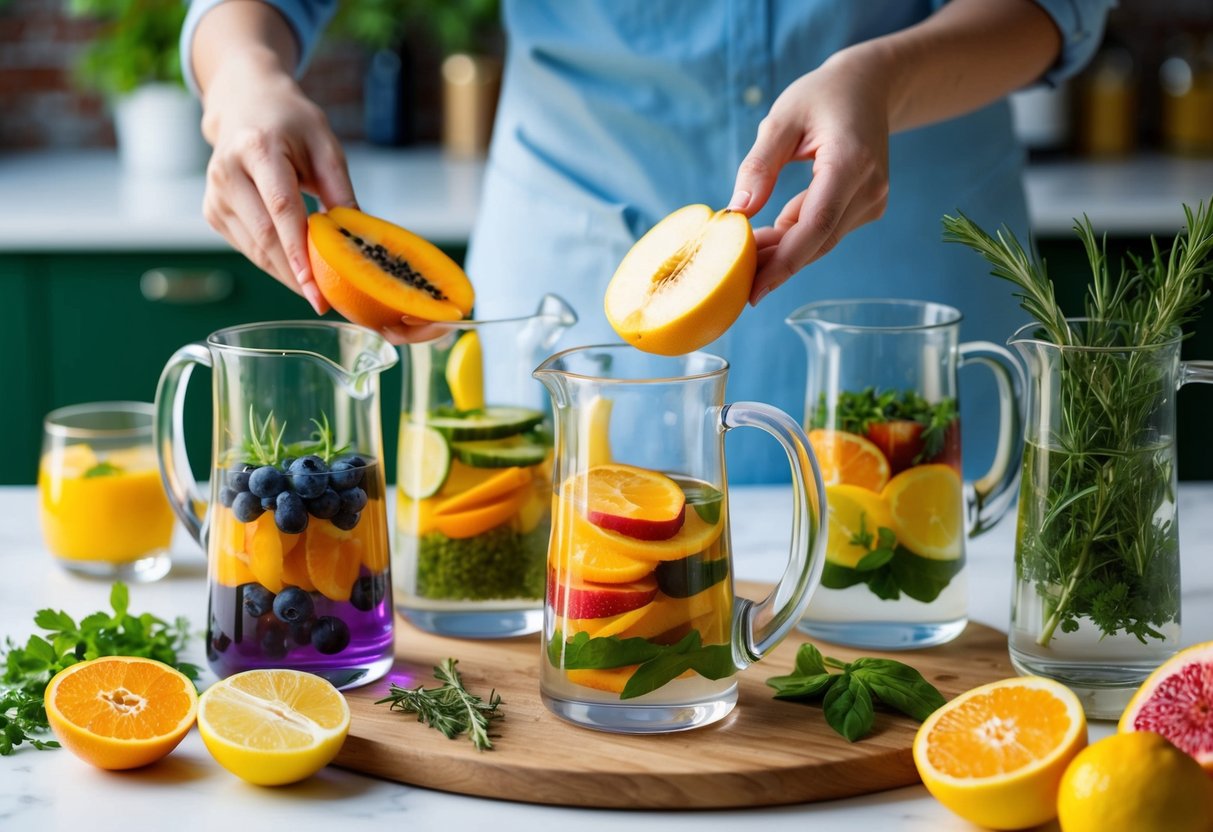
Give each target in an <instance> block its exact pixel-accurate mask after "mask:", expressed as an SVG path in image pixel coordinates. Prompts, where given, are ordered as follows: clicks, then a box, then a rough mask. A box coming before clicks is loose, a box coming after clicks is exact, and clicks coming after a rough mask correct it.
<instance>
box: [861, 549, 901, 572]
mask: <svg viewBox="0 0 1213 832" xmlns="http://www.w3.org/2000/svg"><path fill="white" fill-rule="evenodd" d="M892 559H893V550H892V549H873V550H872V551H870V552H868V553H867V554H866V555H864V556H863V557H862V558H860V559H859V563H857V564H855V571H857V572H872V571H874V570H876V569H879V568H880V567H882V566H884V565H885V564H886V563H888V562H889V561H891V560H892Z"/></svg>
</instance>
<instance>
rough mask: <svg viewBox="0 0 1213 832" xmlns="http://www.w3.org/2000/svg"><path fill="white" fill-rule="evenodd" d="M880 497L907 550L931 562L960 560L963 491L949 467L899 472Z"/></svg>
mask: <svg viewBox="0 0 1213 832" xmlns="http://www.w3.org/2000/svg"><path fill="white" fill-rule="evenodd" d="M881 496H882V497H884V499H885V502H886V503H888V505H889V511H890V512H891V513H892V515H893V524H894V531H895V532H897V539H898V540H899V541H901V543H902V544H903V545H904V546H905V547H906V548H907V549H909V550H910V551H911V552H913V553H914V554H916V555H919V556H920V557H924V558H933V559H935V560H955V559H956V558H958V557H960V555H961V551H962V543H963V541H964V491H963V487H962V485H961V482H960V477H959V476H958V475H957V473H956V472H955V471H954V470H952V467H951V466H950V465H918V466H916V467H914V468H910V469H907V470H905V471H902V472H901V473H900V474H898V475H897V476H895V477H893V479H891V480H889V484H888V485H886V486H885V487H884V490H883V491H881ZM827 499H828V498H827Z"/></svg>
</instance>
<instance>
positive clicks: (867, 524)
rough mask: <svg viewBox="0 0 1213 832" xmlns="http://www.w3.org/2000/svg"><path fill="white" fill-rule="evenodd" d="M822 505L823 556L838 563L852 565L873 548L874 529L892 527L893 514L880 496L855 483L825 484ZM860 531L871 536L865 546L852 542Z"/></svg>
mask: <svg viewBox="0 0 1213 832" xmlns="http://www.w3.org/2000/svg"><path fill="white" fill-rule="evenodd" d="M826 506H828V511H829V520H828V522H827V526H826V528H827V532H828V535H827V539H826V560H828V561H830V562H831V563H835V564H838V565H839V566H845V567H847V568H849V569H854V568H855V566H856V565H857V564H858V563H859V561H861V560H863V558H864V556H865V555H867V554H868V553H869V552H871V551H872V549H874V548H875V544H876V542H877V539H878V534H877V532H878V530H879V529H880V528H881V527H882V526H883V527H884V528H887V529H892V528H893V515H892V514H890V513H889V507H888V505H886V504H885V501H884V498H883V497H881V496H880V495H879V494H874V493H872V492H871V491H868V490H867V489H866V488H860V487H859V486H857V485H827V486H826ZM861 531H862V533H864V534H867V535H869V536H870V538H871V543H869V544H868V545H866V546H864V545H860V544H858V543H853V542H852V541H854V540H856V539H858V538H859V537H860V535H861Z"/></svg>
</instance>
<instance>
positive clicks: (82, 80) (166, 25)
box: [67, 0, 207, 175]
mask: <svg viewBox="0 0 1213 832" xmlns="http://www.w3.org/2000/svg"><path fill="white" fill-rule="evenodd" d="M67 11H68V13H69V14H71V15H73V16H75V17H87V18H92V19H95V20H98V21H100V23H101V27H100V30H99V31H98V32H97V34H96V36H95V37H94V38H93V40H92V41H91V42H90V43H89V44H88V45H87V46H86V47H85V48H84V50H83V51H82V52H81V54H80V57H79V59H78V61H77V64H76V80H77V83H78V84H79V85H80V86H81V87H83V88H85V89H90V90H96V91H98V92H100V93H102V94H103V95H104V96H105V97H106V98H107V99H108V101H109V104H110V107H111V110H112V112H113V114H114V133H115V135H116V137H117V140H118V155H119V158H120V159H121V160H122V165H123V167H124V168H125V169H126V170H127V171H128V172H129V173H132V174H137V175H149V174H150V175H180V174H185V173H195V172H198V171H200V170H202V168H203V165H204V163H205V161H206V157H207V149H206V144H205V143H204V142H203V140H202V134H201V131H200V129H199V124H200V122H201V118H202V111H201V107H200V105H199V104H198V102H197V100H195V99H194V97H193V96H192V95H190V94H189V92H188V91H187V90H186V88H185V84H184V82H183V80H182V77H181V62H180V56H179V50H178V46H177V43H178V38H179V37H180V36H181V26H182V23H183V22H184V20H185V13H186V4H185V3H182V2H181V0H68V2H67Z"/></svg>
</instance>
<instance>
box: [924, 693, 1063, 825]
mask: <svg viewBox="0 0 1213 832" xmlns="http://www.w3.org/2000/svg"><path fill="white" fill-rule="evenodd" d="M1086 744H1087V722H1086V717H1085V716H1084V714H1083V710H1082V704H1081V703H1080V702H1079V701H1078V697H1077V696H1075V695H1074V693H1073V692H1072V691H1070V689H1069V688H1067V687H1066V686H1065V685H1062V684H1060V683H1059V682H1055V681H1053V680H1052V679H1045V678H1040V677H1035V676H1028V677H1023V678H1014V679H1004V680H1002V681H1000V682H993V683H991V684H988V685H982V686H981V687H978V688H974V689H973V690H971V691H968V692H967V693H963V694H961V695H960V696H958V697H956V698H955V699H953V700H952V701H951V702H949V703H947V704H946V705H944V706H943V707H942V708H940V709H939V710H937V711H936V712H935V713H933V714H931V715H930V716H929V717H927V719H926V721H925V722H923V724H922V726H921V727H920V728H919V729H918V733H917V735H915V737H914V764H915V766H917V767H918V774H919V776H921V777H922V782H923V785H925V786H926V787H927V791H929V792H930V793H931V794H932V795H934V796H935V797H936V799H938V800H939V802H940V803H942V804H943V805H945V806H947V807H948V808H949V809H951V810H952V811H953V812H955V813H956V814H958V815H960V816H961V817H963V818H965V819H966V820H969V821H972V822H973V823H976V824H978V825H980V826H987V827H991V828H994V829H1024V828H1027V827H1029V826H1036V825H1038V824H1042V823H1045V822H1047V821H1049V820H1051V819H1052V818H1053V817H1055V816H1056V814H1057V794H1058V787H1059V786H1060V784H1061V777H1062V774H1063V773H1064V772H1065V770H1066V766H1068V765H1069V763H1070V761H1071V760H1073V759H1074V757H1075V755H1077V754H1078V752H1079V751H1081V750H1082V749H1083V747H1084V746H1086Z"/></svg>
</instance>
